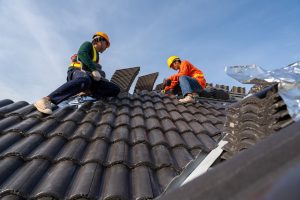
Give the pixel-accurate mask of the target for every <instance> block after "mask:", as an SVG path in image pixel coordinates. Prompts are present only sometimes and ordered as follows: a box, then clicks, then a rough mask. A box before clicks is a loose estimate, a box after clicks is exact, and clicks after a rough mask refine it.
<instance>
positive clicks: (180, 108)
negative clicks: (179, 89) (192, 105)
mask: <svg viewBox="0 0 300 200" xmlns="http://www.w3.org/2000/svg"><path fill="white" fill-rule="evenodd" d="M176 107H177V110H178V112H180V113H182V114H184V113H190V111H189V110H188V109H187V107H186V106H184V105H183V104H178V105H176Z"/></svg>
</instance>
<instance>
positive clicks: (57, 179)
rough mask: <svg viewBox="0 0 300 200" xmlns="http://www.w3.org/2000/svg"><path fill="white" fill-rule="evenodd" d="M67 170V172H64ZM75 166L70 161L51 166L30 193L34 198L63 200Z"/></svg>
mask: <svg viewBox="0 0 300 200" xmlns="http://www.w3.org/2000/svg"><path fill="white" fill-rule="evenodd" d="M66 169H68V170H66ZM76 169H77V167H76V165H75V164H74V163H73V162H72V161H68V160H66V161H62V162H59V163H56V164H54V165H52V167H51V168H50V169H49V170H48V171H47V173H45V176H44V177H43V178H42V177H40V178H42V180H40V182H39V183H38V184H37V187H36V188H35V190H34V191H33V193H32V196H33V197H35V198H39V197H49V196H50V197H54V198H57V199H63V198H64V196H65V193H66V191H67V188H69V185H70V183H71V181H72V180H73V176H74V175H75V172H76Z"/></svg>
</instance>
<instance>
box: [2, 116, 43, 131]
mask: <svg viewBox="0 0 300 200" xmlns="http://www.w3.org/2000/svg"><path fill="white" fill-rule="evenodd" d="M39 122H40V119H37V118H28V119H25V120H23V121H22V122H20V123H18V124H15V125H14V126H10V127H8V128H7V129H6V130H4V132H7V131H16V132H21V133H24V132H27V131H28V130H29V129H31V128H32V127H33V126H35V125H36V124H38V123H39Z"/></svg>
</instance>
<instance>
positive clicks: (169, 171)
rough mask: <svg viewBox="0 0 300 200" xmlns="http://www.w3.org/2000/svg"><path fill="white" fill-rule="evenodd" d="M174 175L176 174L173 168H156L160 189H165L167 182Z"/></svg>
mask: <svg viewBox="0 0 300 200" xmlns="http://www.w3.org/2000/svg"><path fill="white" fill-rule="evenodd" d="M175 176H177V172H176V170H175V169H174V168H171V167H164V168H162V169H159V170H157V178H158V182H159V186H160V188H161V190H162V191H163V190H165V189H166V187H167V186H168V184H169V183H170V182H171V180H172V179H173V178H174V177H175Z"/></svg>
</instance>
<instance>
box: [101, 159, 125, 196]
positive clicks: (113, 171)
mask: <svg viewBox="0 0 300 200" xmlns="http://www.w3.org/2000/svg"><path fill="white" fill-rule="evenodd" d="M104 173H105V174H104V181H103V184H102V187H103V188H102V196H101V197H100V199H104V200H108V199H129V193H128V191H129V186H130V183H129V181H128V180H129V170H128V168H127V167H125V166H124V165H121V164H119V165H113V166H111V167H109V168H107V169H106V170H105V172H104Z"/></svg>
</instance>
